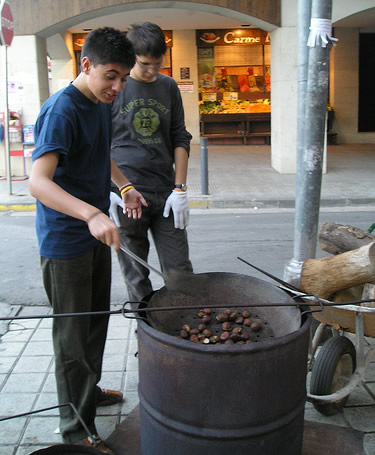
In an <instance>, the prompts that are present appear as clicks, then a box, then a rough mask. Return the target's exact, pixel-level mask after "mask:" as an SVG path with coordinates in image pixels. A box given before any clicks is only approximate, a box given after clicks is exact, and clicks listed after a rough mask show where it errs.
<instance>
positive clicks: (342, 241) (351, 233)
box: [318, 221, 375, 254]
mask: <svg viewBox="0 0 375 455" xmlns="http://www.w3.org/2000/svg"><path fill="white" fill-rule="evenodd" d="M371 242H375V236H374V235H371V234H369V233H368V232H365V231H362V230H361V229H359V228H357V227H354V226H349V225H344V224H336V223H334V222H332V221H327V222H326V223H324V224H323V226H322V227H321V228H320V231H319V236H318V243H319V248H320V249H321V250H322V251H327V253H331V254H340V253H344V252H345V251H350V250H355V249H357V248H360V247H362V246H364V245H368V244H369V243H371Z"/></svg>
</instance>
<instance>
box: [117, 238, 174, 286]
mask: <svg viewBox="0 0 375 455" xmlns="http://www.w3.org/2000/svg"><path fill="white" fill-rule="evenodd" d="M120 249H121V251H123V252H124V253H126V254H127V255H129V256H130V257H132V258H133V259H134V260H135V261H137V262H139V263H140V264H142V265H143V266H144V267H146V269H149V270H151V271H152V272H155V273H157V274H158V275H159V276H161V277H162V278H163V280H164V281H166V280H167V276H166V275H164V273H162V272H160V271H159V270H157V269H155V267H152V266H151V265H150V264H149V263H148V262H146V261H144V260H143V259H141V258H140V257H139V256H137V255H136V254H135V253H133V252H132V251H130V250H129V248H127V247H126V246H125V245H123V244H121V245H120Z"/></svg>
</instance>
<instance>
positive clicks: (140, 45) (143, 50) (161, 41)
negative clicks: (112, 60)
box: [126, 22, 167, 58]
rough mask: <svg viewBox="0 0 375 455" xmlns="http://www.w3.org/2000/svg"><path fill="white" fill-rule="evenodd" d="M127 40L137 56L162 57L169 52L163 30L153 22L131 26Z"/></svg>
mask: <svg viewBox="0 0 375 455" xmlns="http://www.w3.org/2000/svg"><path fill="white" fill-rule="evenodd" d="M130 27H131V28H130V29H129V31H128V33H127V34H126V36H127V38H128V39H129V40H130V41H131V43H132V44H133V47H134V51H135V53H136V55H151V57H153V58H160V57H162V56H163V55H164V54H165V53H166V51H167V45H166V44H165V38H164V33H163V30H162V29H161V28H160V27H159V26H158V25H156V24H153V23H152V22H142V23H139V24H132V25H131V26H130Z"/></svg>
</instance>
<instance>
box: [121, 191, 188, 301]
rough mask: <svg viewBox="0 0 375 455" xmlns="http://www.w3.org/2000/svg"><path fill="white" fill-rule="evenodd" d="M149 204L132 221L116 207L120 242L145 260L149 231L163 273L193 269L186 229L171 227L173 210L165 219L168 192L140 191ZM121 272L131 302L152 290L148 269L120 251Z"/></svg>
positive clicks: (172, 224)
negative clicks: (138, 217)
mask: <svg viewBox="0 0 375 455" xmlns="http://www.w3.org/2000/svg"><path fill="white" fill-rule="evenodd" d="M142 195H143V197H144V198H145V199H146V201H147V204H148V207H143V208H142V218H141V219H140V220H133V219H131V218H128V217H127V216H126V215H124V214H123V213H122V209H121V208H120V207H119V208H118V216H119V221H120V227H119V231H120V237H121V241H122V242H123V243H124V245H125V246H127V247H128V248H129V250H130V251H132V252H133V253H135V254H136V255H137V256H139V257H140V258H142V259H143V260H144V261H147V258H148V253H149V250H150V242H149V238H148V232H149V231H150V233H151V236H152V239H153V241H154V245H155V248H156V251H157V254H158V258H159V263H160V268H161V271H162V272H163V273H168V270H171V269H172V270H184V271H187V272H192V271H193V267H192V265H191V262H190V260H189V246H188V239H187V233H186V229H176V228H175V227H174V220H173V213H172V211H171V212H170V214H169V217H168V218H164V216H163V210H164V205H165V201H166V200H167V198H168V196H169V195H170V192H167V193H148V192H145V191H142ZM118 259H119V263H120V267H121V271H122V274H123V276H124V279H125V283H126V287H127V290H128V296H129V300H130V301H137V302H138V301H140V300H142V299H143V298H144V297H146V296H148V295H149V294H151V292H152V291H153V288H152V284H151V281H150V279H149V274H150V272H149V270H148V269H146V268H145V267H144V266H143V265H141V264H139V263H138V262H136V261H135V260H134V259H132V258H131V257H130V256H128V255H127V254H126V253H124V252H123V251H120V252H119V253H118Z"/></svg>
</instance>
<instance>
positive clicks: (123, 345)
mask: <svg viewBox="0 0 375 455" xmlns="http://www.w3.org/2000/svg"><path fill="white" fill-rule="evenodd" d="M127 345H128V343H127V342H126V341H123V340H107V342H106V344H105V351H104V355H105V356H106V355H109V354H123V355H125V354H127Z"/></svg>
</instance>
